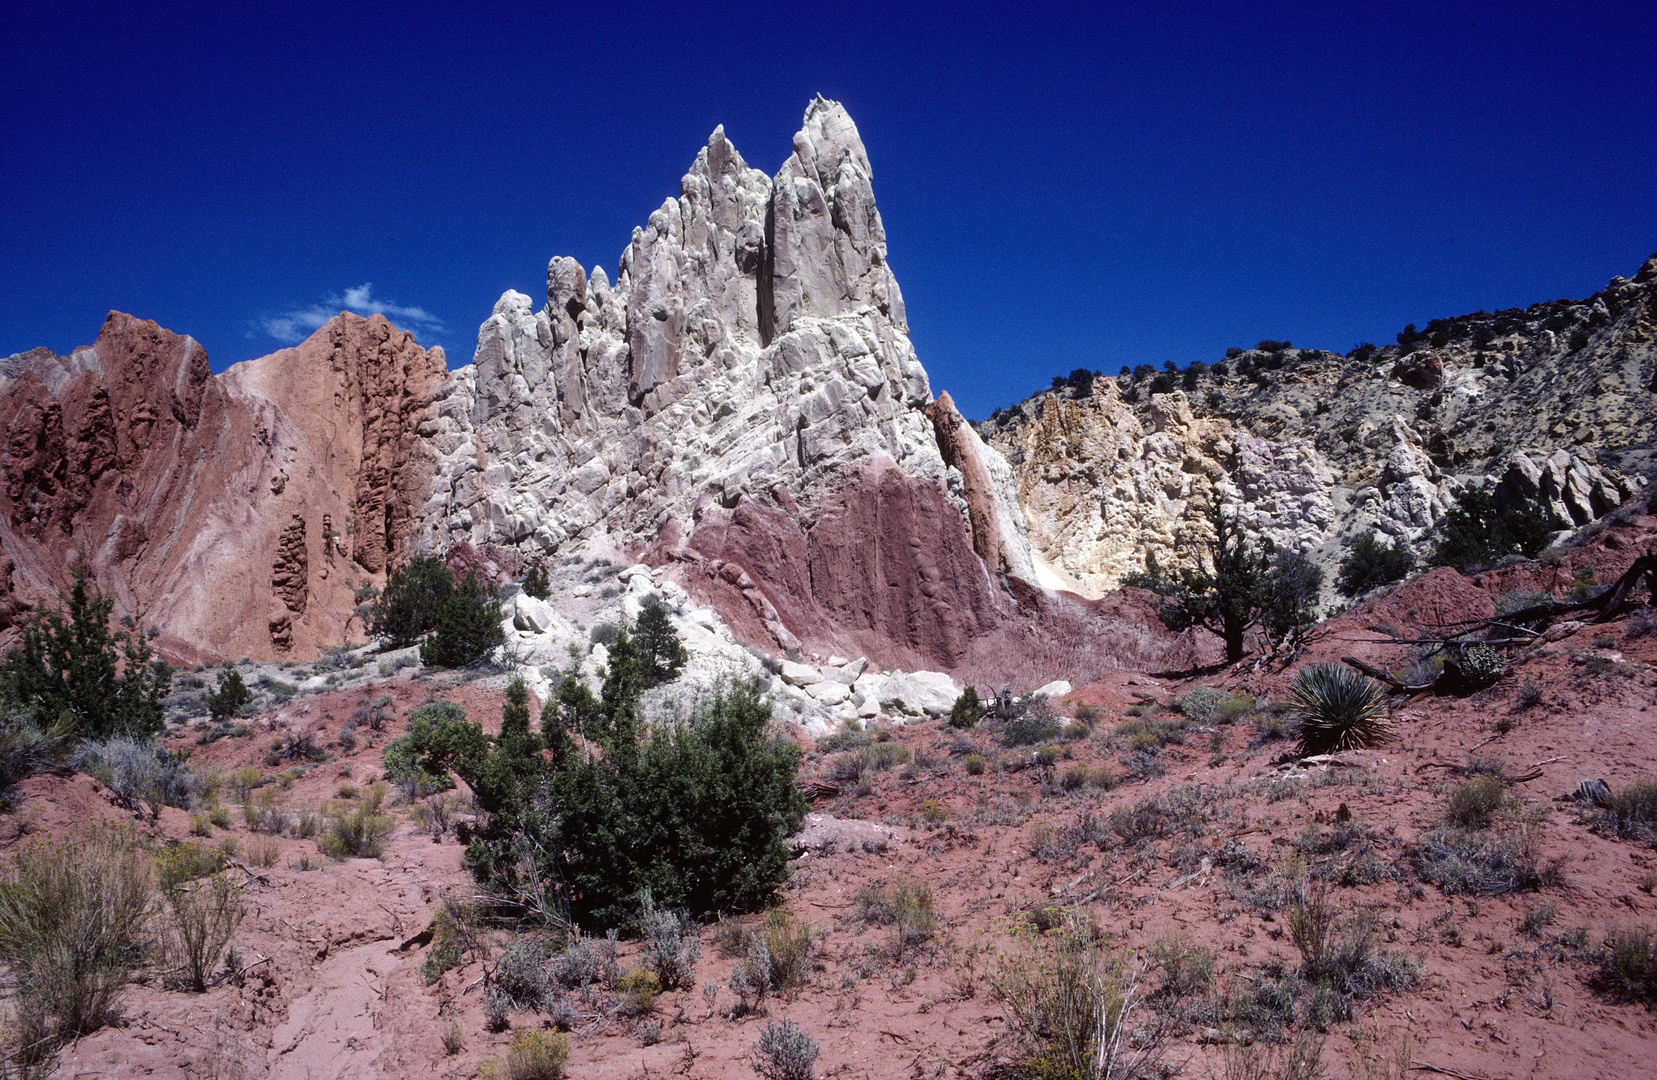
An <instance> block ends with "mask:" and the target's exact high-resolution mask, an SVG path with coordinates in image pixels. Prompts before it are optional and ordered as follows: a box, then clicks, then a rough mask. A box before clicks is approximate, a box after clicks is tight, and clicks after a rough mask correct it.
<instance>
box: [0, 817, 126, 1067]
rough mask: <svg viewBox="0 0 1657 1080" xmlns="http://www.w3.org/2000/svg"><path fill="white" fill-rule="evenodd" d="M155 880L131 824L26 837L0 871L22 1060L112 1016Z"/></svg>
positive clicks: (3, 933) (2, 957)
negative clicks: (31, 840) (60, 836)
mask: <svg viewBox="0 0 1657 1080" xmlns="http://www.w3.org/2000/svg"><path fill="white" fill-rule="evenodd" d="M154 887H155V886H154V876H153V874H152V871H151V867H150V860H149V857H148V856H147V855H146V854H145V853H144V851H143V849H142V848H141V847H140V846H139V843H138V840H137V838H136V837H135V836H134V835H133V834H132V833H131V832H130V831H116V830H100V831H93V832H87V833H83V834H80V835H77V836H75V837H74V838H72V839H69V840H64V841H61V842H58V843H42V844H32V845H28V846H25V847H23V848H20V849H19V850H18V853H17V857H16V860H15V861H14V862H11V863H10V864H9V865H7V866H6V867H5V868H4V869H3V870H0V963H3V964H5V965H6V967H7V968H8V969H10V972H11V975H12V977H13V978H14V979H15V980H16V981H17V1008H18V1013H19V1021H20V1027H21V1030H22V1032H23V1035H24V1038H25V1040H26V1042H27V1045H26V1047H25V1051H24V1059H25V1060H36V1061H38V1060H40V1058H41V1057H44V1056H45V1055H47V1054H49V1052H50V1049H51V1047H53V1046H55V1045H56V1044H58V1043H61V1042H63V1041H65V1040H68V1039H70V1038H73V1037H75V1036H77V1035H85V1034H87V1033H88V1032H91V1031H95V1030H97V1029H98V1028H99V1027H101V1026H103V1025H104V1024H105V1023H107V1022H108V1021H109V1020H110V1019H111V1018H112V1017H114V1015H115V1014H116V1011H117V1004H118V1000H119V997H120V993H121V988H122V987H123V986H125V985H126V982H127V980H128V978H129V977H130V976H131V974H132V970H133V966H134V964H135V963H136V962H137V960H138V957H139V956H140V955H141V949H142V945H143V940H144V929H145V925H146V923H147V922H148V919H149V916H150V912H151V898H152V896H153V895H154ZM34 1055H38V1056H34Z"/></svg>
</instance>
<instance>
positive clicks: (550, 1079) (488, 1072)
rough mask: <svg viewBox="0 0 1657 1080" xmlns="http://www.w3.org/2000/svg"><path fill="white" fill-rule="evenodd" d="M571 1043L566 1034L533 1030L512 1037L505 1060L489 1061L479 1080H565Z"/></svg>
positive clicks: (495, 1059) (492, 1059) (493, 1059)
mask: <svg viewBox="0 0 1657 1080" xmlns="http://www.w3.org/2000/svg"><path fill="white" fill-rule="evenodd" d="M569 1056H570V1039H569V1036H568V1035H565V1034H564V1033H563V1032H558V1031H555V1032H550V1033H549V1032H545V1031H537V1030H534V1029H530V1030H526V1031H519V1032H516V1033H514V1034H513V1036H512V1042H511V1043H510V1044H509V1045H508V1046H507V1048H506V1056H505V1058H504V1060H503V1059H500V1058H490V1059H488V1060H487V1061H485V1062H484V1063H483V1064H482V1065H480V1066H479V1067H478V1077H479V1080H562V1077H563V1075H564V1063H565V1062H566V1061H568V1060H569Z"/></svg>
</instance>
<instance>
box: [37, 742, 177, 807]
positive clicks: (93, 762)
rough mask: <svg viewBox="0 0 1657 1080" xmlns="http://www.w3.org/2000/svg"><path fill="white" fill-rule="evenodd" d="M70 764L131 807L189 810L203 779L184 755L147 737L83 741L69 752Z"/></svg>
mask: <svg viewBox="0 0 1657 1080" xmlns="http://www.w3.org/2000/svg"><path fill="white" fill-rule="evenodd" d="M69 764H70V766H71V767H72V768H74V769H76V770H78V771H80V772H83V773H86V774H87V775H88V776H90V777H92V778H93V779H95V780H97V781H98V782H99V783H101V784H103V785H104V786H105V787H107V788H109V790H110V791H112V792H114V794H115V796H116V797H117V798H118V799H119V800H120V801H121V803H122V804H123V805H125V806H127V807H129V808H131V809H138V808H139V806H140V805H144V804H147V805H149V806H151V807H161V806H176V807H177V808H179V809H180V810H189V809H192V808H193V807H194V806H195V805H196V803H197V801H198V800H199V799H200V796H201V791H202V780H201V778H200V777H199V776H196V775H195V774H194V773H192V772H191V771H190V769H189V767H188V766H187V765H186V764H185V763H184V755H183V754H182V753H179V754H173V753H169V752H167V751H166V750H163V749H161V748H160V747H158V746H157V745H156V744H155V742H154V740H152V739H150V738H149V737H147V736H146V737H144V738H130V737H128V736H124V735H117V736H114V737H112V738H109V739H101V740H97V739H88V740H85V741H83V742H82V743H81V744H80V745H79V746H77V747H76V748H75V750H74V752H73V753H72V754H70V756H69Z"/></svg>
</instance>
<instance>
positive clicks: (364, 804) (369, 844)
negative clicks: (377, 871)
mask: <svg viewBox="0 0 1657 1080" xmlns="http://www.w3.org/2000/svg"><path fill="white" fill-rule="evenodd" d="M384 799H385V785H384V784H375V785H374V786H373V787H371V788H369V789H368V790H367V791H366V792H365V793H364V794H363V797H362V799H361V800H360V801H359V802H358V803H357V804H356V806H355V808H348V807H346V806H344V805H342V804H340V803H331V804H329V805H328V806H327V807H326V808H325V810H324V814H325V818H326V824H325V825H324V826H323V830H322V839H321V840H319V841H318V842H317V847H319V848H321V849H322V853H323V854H324V855H327V856H328V857H329V858H333V859H348V858H357V859H378V858H379V857H380V853H381V851H382V850H383V847H384V844H385V838H386V837H387V836H389V835H390V834H391V830H392V827H393V824H394V823H393V822H392V820H391V818H389V817H387V816H385V815H383V814H381V813H380V812H379V811H380V804H381V803H382V802H383V801H384Z"/></svg>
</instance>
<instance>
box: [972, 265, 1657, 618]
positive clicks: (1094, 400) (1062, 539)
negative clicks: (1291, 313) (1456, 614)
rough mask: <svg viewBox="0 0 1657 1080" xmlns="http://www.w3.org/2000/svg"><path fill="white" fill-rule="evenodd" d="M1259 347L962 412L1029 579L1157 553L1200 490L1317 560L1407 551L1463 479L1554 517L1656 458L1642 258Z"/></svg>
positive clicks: (1126, 569) (1177, 554) (1588, 508)
mask: <svg viewBox="0 0 1657 1080" xmlns="http://www.w3.org/2000/svg"><path fill="white" fill-rule="evenodd" d="M1262 345H1267V346H1269V347H1268V348H1266V349H1260V348H1256V349H1246V350H1231V351H1230V353H1228V356H1227V358H1226V361H1225V363H1224V365H1220V364H1216V365H1214V366H1213V367H1212V368H1207V367H1203V366H1201V365H1198V367H1197V368H1196V369H1194V370H1192V371H1190V372H1186V373H1184V375H1183V378H1182V379H1174V378H1172V377H1170V376H1166V375H1158V376H1155V378H1154V379H1152V380H1151V382H1150V384H1149V386H1147V385H1146V384H1145V378H1146V376H1145V375H1144V374H1143V373H1142V374H1141V375H1138V376H1135V375H1131V374H1129V373H1128V372H1126V371H1124V373H1123V375H1122V376H1121V377H1109V378H1096V379H1094V380H1093V381H1092V387H1091V393H1090V394H1089V395H1088V397H1087V398H1086V400H1083V401H1075V400H1073V399H1072V397H1071V393H1070V392H1069V391H1066V392H1062V393H1061V392H1058V391H1054V392H1047V393H1042V394H1037V395H1033V396H1032V397H1030V398H1027V399H1026V400H1024V401H1023V402H1020V403H1018V404H1017V405H1014V406H1012V407H1010V408H1008V409H1001V410H997V411H996V413H995V414H994V415H993V416H992V417H991V418H990V419H989V420H988V421H986V422H984V423H983V424H981V425H979V433H980V434H981V435H982V436H983V438H984V440H985V441H986V442H987V443H989V444H990V445H991V446H993V447H996V448H997V449H999V450H1001V451H1002V452H1003V454H1005V455H1006V457H1007V458H1008V459H1009V460H1010V461H1013V462H1015V463H1016V471H1017V475H1018V485H1019V493H1020V498H1021V502H1022V506H1021V509H1022V511H1023V513H1024V516H1025V518H1026V520H1027V521H1028V525H1029V531H1030V538H1031V547H1032V549H1033V552H1034V554H1035V556H1036V559H1037V563H1038V566H1040V567H1042V570H1043V573H1044V574H1045V576H1044V578H1043V580H1045V581H1048V582H1049V583H1051V584H1063V585H1067V586H1068V587H1071V588H1074V589H1076V590H1078V591H1081V592H1084V593H1086V594H1088V595H1100V594H1102V593H1104V592H1106V591H1108V590H1110V589H1113V588H1115V587H1116V586H1117V585H1118V584H1119V583H1120V582H1121V580H1122V578H1123V576H1124V575H1125V574H1127V573H1131V572H1132V571H1134V570H1137V569H1139V568H1140V566H1141V565H1142V562H1141V560H1143V558H1144V557H1145V556H1146V555H1148V554H1153V553H1154V554H1155V555H1156V556H1157V558H1158V560H1159V562H1161V563H1162V565H1164V566H1167V565H1170V564H1173V565H1178V564H1179V561H1180V559H1181V556H1182V553H1181V547H1182V546H1183V545H1184V544H1185V543H1186V542H1187V541H1188V540H1189V538H1190V536H1191V534H1192V530H1193V529H1200V523H1193V522H1192V521H1191V519H1190V515H1189V509H1190V507H1191V505H1192V503H1193V502H1194V501H1202V500H1206V499H1207V498H1209V497H1210V496H1211V494H1213V493H1216V492H1217V493H1218V494H1219V497H1220V499H1221V501H1222V503H1224V505H1226V506H1227V507H1229V508H1230V509H1231V510H1232V511H1233V512H1236V513H1237V514H1238V515H1239V517H1240V518H1241V519H1242V522H1243V524H1244V527H1245V528H1246V529H1247V530H1249V531H1251V532H1253V533H1255V534H1256V535H1261V536H1270V537H1271V538H1272V539H1273V540H1275V541H1276V542H1277V543H1278V544H1279V545H1280V546H1282V545H1285V544H1286V545H1287V546H1291V547H1293V548H1295V549H1297V550H1300V551H1303V552H1306V553H1307V554H1309V555H1310V556H1311V557H1312V558H1313V559H1314V561H1316V562H1319V563H1320V564H1322V565H1323V566H1324V567H1325V569H1326V570H1333V569H1334V567H1335V566H1336V565H1337V564H1338V562H1339V560H1340V558H1341V556H1342V555H1343V554H1344V551H1345V545H1346V544H1347V543H1348V542H1350V540H1351V538H1352V537H1353V536H1354V535H1356V534H1357V533H1359V532H1363V531H1375V532H1379V533H1382V534H1386V535H1389V536H1393V537H1401V538H1404V539H1405V540H1406V541H1408V542H1411V543H1413V544H1415V545H1416V546H1417V548H1418V550H1419V551H1420V552H1422V553H1425V551H1426V549H1427V548H1428V547H1429V546H1430V544H1431V540H1430V533H1431V531H1432V530H1433V529H1434V528H1435V527H1436V526H1437V525H1438V524H1439V522H1440V521H1441V520H1442V519H1443V517H1444V515H1445V513H1446V512H1447V511H1448V510H1449V509H1450V507H1451V506H1453V505H1454V503H1455V500H1456V498H1457V497H1458V495H1459V493H1460V492H1461V491H1462V490H1464V489H1466V488H1467V487H1469V486H1478V487H1482V488H1486V489H1489V490H1493V491H1494V492H1495V494H1496V497H1497V499H1498V501H1499V502H1500V503H1502V504H1509V503H1515V502H1524V503H1533V504H1535V505H1538V506H1540V507H1541V508H1542V509H1543V510H1544V511H1545V512H1546V513H1547V514H1548V516H1549V517H1551V518H1552V520H1553V523H1554V525H1555V526H1556V527H1557V528H1562V529H1563V528H1571V527H1575V526H1580V525H1583V524H1586V523H1587V522H1589V521H1592V520H1593V519H1595V518H1597V517H1599V516H1601V515H1603V514H1605V513H1606V512H1607V511H1609V510H1610V509H1611V508H1613V507H1614V506H1616V505H1617V504H1619V503H1620V502H1622V501H1623V500H1625V499H1627V498H1629V497H1631V496H1632V495H1634V494H1635V493H1636V492H1637V491H1638V490H1639V488H1640V486H1641V481H1640V480H1639V479H1638V478H1639V477H1641V476H1644V475H1649V474H1651V473H1652V471H1653V469H1654V468H1657V457H1654V456H1653V455H1654V453H1657V444H1653V442H1652V439H1651V436H1650V433H1651V431H1652V430H1653V427H1654V426H1657V396H1654V395H1653V394H1652V393H1651V391H1650V387H1652V386H1657V256H1653V258H1652V259H1650V260H1648V261H1647V262H1646V264H1645V265H1644V266H1642V267H1641V268H1640V271H1639V273H1637V274H1636V275H1635V276H1634V278H1633V279H1632V280H1628V279H1625V278H1620V277H1618V278H1613V279H1612V280H1611V282H1610V284H1609V285H1607V286H1606V288H1605V289H1604V290H1602V291H1601V292H1599V293H1596V294H1595V295H1594V296H1591V297H1589V298H1588V299H1586V300H1580V301H1570V300H1557V301H1551V302H1549V303H1546V304H1538V305H1536V306H1534V307H1530V308H1525V309H1518V308H1512V309H1508V310H1506V311H1500V312H1496V313H1495V314H1490V313H1488V312H1478V313H1475V314H1473V315H1467V316H1461V317H1458V318H1454V319H1437V320H1434V321H1433V322H1431V323H1429V324H1428V325H1427V327H1426V329H1425V330H1424V331H1421V332H1417V331H1416V330H1415V329H1414V327H1409V328H1406V330H1405V332H1404V333H1402V334H1400V335H1399V344H1398V345H1396V346H1392V345H1389V346H1384V347H1382V348H1379V349H1377V348H1375V347H1374V346H1373V345H1365V346H1361V347H1359V348H1357V349H1354V350H1353V351H1352V352H1351V353H1350V354H1348V355H1346V356H1344V357H1343V356H1338V355H1336V354H1334V353H1329V352H1324V351H1322V350H1318V349H1294V348H1292V347H1290V346H1288V344H1287V343H1279V342H1262ZM1149 370H1150V369H1148V368H1147V369H1145V371H1147V372H1148V371H1149ZM1153 374H1154V373H1153ZM1176 382H1183V383H1184V387H1185V389H1186V390H1187V391H1189V401H1188V402H1187V398H1186V397H1185V396H1182V395H1178V394H1176V393H1173V392H1172V391H1173V386H1174V384H1175V383H1176ZM1159 383H1160V385H1158V384H1159ZM1176 397H1177V398H1178V400H1179V401H1180V402H1182V403H1183V404H1182V405H1181V407H1180V408H1181V409H1185V410H1186V411H1185V412H1184V413H1181V412H1180V410H1179V409H1175V410H1173V411H1170V406H1169V404H1168V403H1169V402H1170V401H1171V400H1174V399H1175V398H1176Z"/></svg>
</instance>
